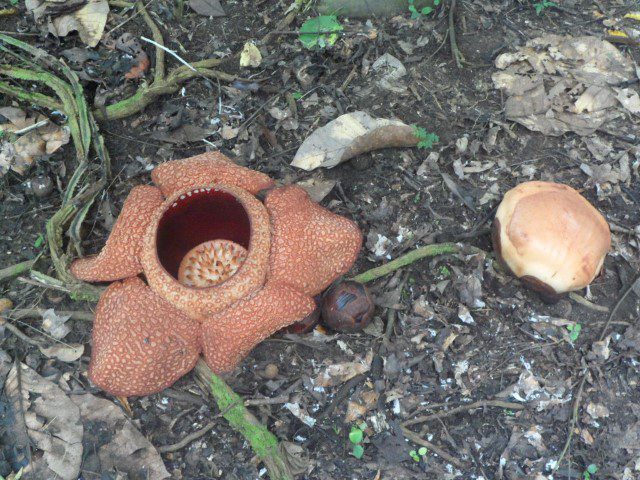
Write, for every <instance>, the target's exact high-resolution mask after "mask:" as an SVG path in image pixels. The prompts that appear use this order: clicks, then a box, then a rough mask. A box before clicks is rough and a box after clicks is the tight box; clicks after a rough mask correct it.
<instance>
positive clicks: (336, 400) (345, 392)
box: [317, 373, 367, 420]
mask: <svg viewBox="0 0 640 480" xmlns="http://www.w3.org/2000/svg"><path fill="white" fill-rule="evenodd" d="M366 378H367V375H366V374H364V373H361V374H359V375H356V376H355V377H353V378H352V379H350V380H349V381H347V382H346V383H344V384H343V385H342V387H340V390H338V393H336V396H335V397H333V401H332V402H331V403H330V404H329V406H328V407H327V408H325V409H324V410H323V411H322V412H321V413H320V414H319V415H318V416H317V420H323V419H325V418H327V417H329V416H330V415H331V414H332V413H333V411H334V410H335V409H336V408H337V407H338V405H340V404H341V403H342V402H343V401H344V400H345V399H346V398H347V397H348V396H349V393H350V392H351V389H353V388H355V387H357V386H358V385H359V384H360V383H361V382H363V381H364V380H365V379H366Z"/></svg>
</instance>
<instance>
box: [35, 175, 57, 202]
mask: <svg viewBox="0 0 640 480" xmlns="http://www.w3.org/2000/svg"><path fill="white" fill-rule="evenodd" d="M30 184H31V185H30V187H31V192H33V194H34V195H35V196H36V197H37V198H45V197H48V196H49V194H50V193H51V192H53V181H52V180H51V178H50V177H48V176H46V175H39V176H37V177H35V178H34V179H32V180H31V182H30Z"/></svg>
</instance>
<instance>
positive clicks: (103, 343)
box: [89, 277, 200, 396]
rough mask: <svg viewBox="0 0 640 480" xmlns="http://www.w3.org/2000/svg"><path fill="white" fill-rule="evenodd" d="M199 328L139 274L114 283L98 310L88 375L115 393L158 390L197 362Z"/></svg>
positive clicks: (168, 384) (103, 387)
mask: <svg viewBox="0 0 640 480" xmlns="http://www.w3.org/2000/svg"><path fill="white" fill-rule="evenodd" d="M198 327H199V324H198V322H197V321H195V320H191V319H189V318H188V317H187V316H186V315H184V314H183V313H182V312H180V311H179V310H177V309H176V308H174V307H172V306H171V305H170V304H168V303H167V302H165V301H164V300H163V299H162V298H160V297H159V296H158V295H156V294H155V293H154V292H153V291H152V290H151V289H150V288H149V287H147V286H146V285H145V284H144V282H143V281H142V280H140V279H139V278H137V277H134V278H129V279H127V280H124V281H123V282H115V283H112V284H111V285H109V288H107V290H106V291H105V292H104V294H103V295H102V297H101V298H100V301H99V302H98V306H97V310H96V319H95V322H94V325H93V350H92V354H91V362H90V364H89V378H90V379H91V381H92V382H93V383H95V384H96V385H98V386H99V387H100V388H102V389H103V390H105V391H106V392H109V393H111V394H112V395H120V396H130V395H149V394H151V393H154V392H159V391H160V390H163V389H165V388H167V387H168V386H170V385H172V384H173V383H174V382H175V381H176V380H178V379H179V378H180V377H182V376H183V375H185V374H186V373H188V372H189V371H190V370H191V369H192V368H193V367H194V365H195V364H196V362H197V360H198V356H199V354H200V342H199V333H198V332H199V328H198Z"/></svg>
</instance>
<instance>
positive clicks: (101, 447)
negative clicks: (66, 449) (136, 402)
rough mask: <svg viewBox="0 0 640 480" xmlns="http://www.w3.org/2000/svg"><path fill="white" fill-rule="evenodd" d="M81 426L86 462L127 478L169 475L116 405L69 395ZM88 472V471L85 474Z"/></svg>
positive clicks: (157, 477) (148, 445) (161, 478)
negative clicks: (123, 474)
mask: <svg viewBox="0 0 640 480" xmlns="http://www.w3.org/2000/svg"><path fill="white" fill-rule="evenodd" d="M70 398H71V401H72V402H73V403H74V404H75V405H77V406H78V408H79V409H80V416H81V417H82V423H83V424H84V432H85V433H84V440H83V443H84V445H85V448H86V452H85V456H86V457H87V458H85V463H86V464H88V465H98V466H99V470H98V471H100V472H105V473H106V472H110V471H118V472H122V473H125V474H127V475H128V477H127V478H150V479H151V478H152V479H154V480H164V479H166V478H169V477H170V475H169V472H168V471H167V469H166V468H165V466H164V463H163V462H162V458H161V457H160V454H159V453H158V451H157V450H156V449H155V447H154V446H153V445H152V444H151V443H150V442H149V440H147V439H146V438H145V436H144V435H142V433H140V432H139V431H138V429H137V428H136V427H135V426H134V425H133V423H132V422H131V420H129V419H128V418H127V416H126V415H125V414H124V412H123V411H122V410H121V409H120V408H118V407H117V406H116V405H114V404H113V403H111V402H110V401H108V400H105V399H103V398H98V397H94V396H93V395H90V394H86V395H71V396H70ZM87 473H88V472H87Z"/></svg>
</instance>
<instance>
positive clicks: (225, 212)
mask: <svg viewBox="0 0 640 480" xmlns="http://www.w3.org/2000/svg"><path fill="white" fill-rule="evenodd" d="M177 203H178V205H177V206H175V207H170V208H169V209H168V210H167V211H166V212H165V213H164V215H163V216H162V218H161V219H160V223H159V224H158V232H157V237H156V240H157V249H158V258H159V259H160V263H161V264H162V266H163V267H164V268H165V269H166V270H167V272H169V274H171V275H172V276H173V277H174V278H176V279H177V278H178V268H179V267H180V262H181V261H182V259H183V258H184V256H185V255H186V254H187V253H188V252H189V250H191V249H192V248H193V247H195V246H197V245H200V244H201V243H204V242H207V241H209V240H231V241H232V242H235V243H237V244H239V245H242V246H243V247H244V248H246V249H248V248H249V239H250V233H251V222H250V221H249V216H248V215H247V212H246V211H245V209H244V207H243V206H242V204H241V203H240V202H239V201H238V200H237V199H236V198H235V197H234V196H233V195H231V194H229V193H226V192H220V191H218V192H216V191H214V190H213V189H212V190H210V191H209V192H206V191H201V192H198V193H192V194H191V196H187V195H186V194H185V198H184V199H183V200H177Z"/></svg>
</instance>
